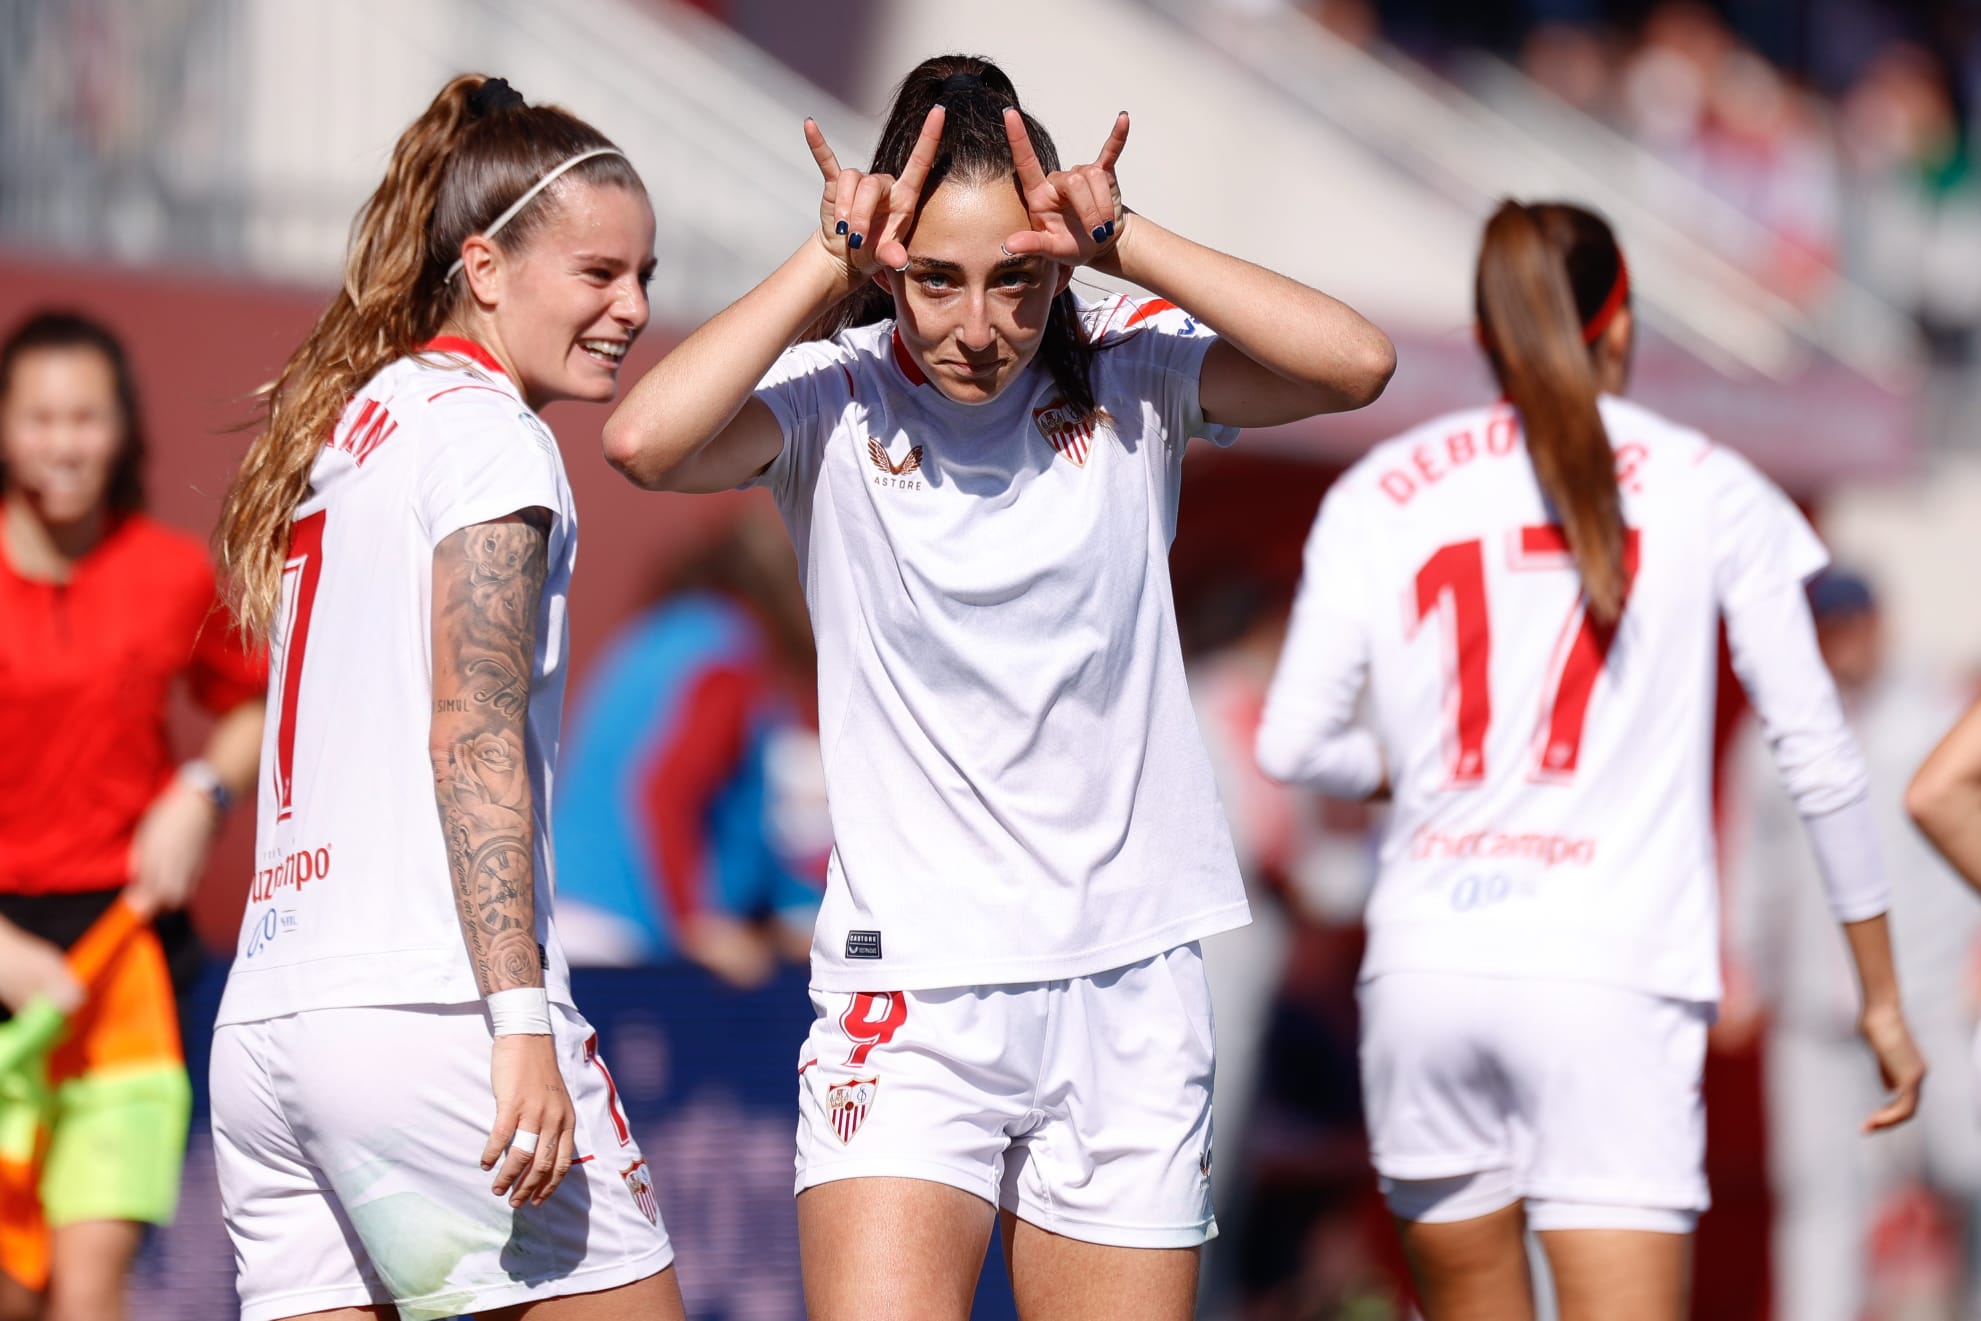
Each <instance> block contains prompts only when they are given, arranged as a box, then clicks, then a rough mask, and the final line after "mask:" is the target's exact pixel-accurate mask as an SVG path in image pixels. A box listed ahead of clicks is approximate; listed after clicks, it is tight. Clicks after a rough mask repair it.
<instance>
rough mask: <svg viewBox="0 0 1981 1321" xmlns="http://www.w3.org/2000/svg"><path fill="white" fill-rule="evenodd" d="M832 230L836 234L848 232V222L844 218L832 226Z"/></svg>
mask: <svg viewBox="0 0 1981 1321" xmlns="http://www.w3.org/2000/svg"><path fill="white" fill-rule="evenodd" d="M832 232H833V233H835V234H844V233H845V232H846V222H845V221H843V220H842V221H840V222H839V223H838V224H836V225H834V226H833V227H832Z"/></svg>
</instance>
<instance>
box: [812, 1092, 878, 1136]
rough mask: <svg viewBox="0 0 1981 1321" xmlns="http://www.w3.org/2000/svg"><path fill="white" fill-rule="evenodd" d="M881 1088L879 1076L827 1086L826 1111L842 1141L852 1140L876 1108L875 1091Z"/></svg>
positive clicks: (833, 1128) (834, 1130) (833, 1129)
mask: <svg viewBox="0 0 1981 1321" xmlns="http://www.w3.org/2000/svg"><path fill="white" fill-rule="evenodd" d="M879 1090H880V1079H878V1078H851V1079H848V1080H847V1081H845V1082H843V1083H837V1084H835V1085H833V1086H831V1087H828V1088H826V1092H825V1112H826V1114H827V1116H829V1117H830V1118H831V1120H832V1131H833V1132H835V1133H837V1134H838V1135H839V1140H840V1141H841V1142H851V1141H852V1140H853V1135H854V1134H855V1133H857V1132H859V1131H860V1125H861V1124H862V1123H864V1122H865V1121H866V1118H867V1111H869V1110H871V1109H873V1108H874V1093H875V1092H877V1091H879Z"/></svg>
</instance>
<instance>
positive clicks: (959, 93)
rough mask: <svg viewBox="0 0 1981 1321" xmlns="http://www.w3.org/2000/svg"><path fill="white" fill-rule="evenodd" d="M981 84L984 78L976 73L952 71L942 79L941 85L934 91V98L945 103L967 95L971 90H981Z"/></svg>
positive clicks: (982, 84)
mask: <svg viewBox="0 0 1981 1321" xmlns="http://www.w3.org/2000/svg"><path fill="white" fill-rule="evenodd" d="M983 86H984V80H983V78H982V77H981V76H980V75H978V74H974V73H952V74H950V75H949V76H948V77H947V78H945V79H943V80H942V87H941V89H940V90H938V91H937V93H936V100H937V102H939V103H942V104H947V103H948V102H950V101H952V100H955V99H958V98H960V97H965V96H968V95H970V94H971V93H972V92H977V91H981V90H983Z"/></svg>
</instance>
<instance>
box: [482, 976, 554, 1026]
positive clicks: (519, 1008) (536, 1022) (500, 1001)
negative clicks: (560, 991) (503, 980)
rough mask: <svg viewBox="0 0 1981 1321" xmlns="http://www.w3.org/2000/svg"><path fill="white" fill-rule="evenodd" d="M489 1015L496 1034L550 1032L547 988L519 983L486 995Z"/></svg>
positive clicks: (548, 993)
mask: <svg viewBox="0 0 1981 1321" xmlns="http://www.w3.org/2000/svg"><path fill="white" fill-rule="evenodd" d="M486 1003H487V1005H488V1018H489V1021H490V1022H491V1023H493V1024H494V1025H495V1035H496V1036H498V1037H515V1036H536V1037H547V1036H549V1035H550V992H548V991H546V990H544V989H543V987H541V986H518V987H516V988H515V989H514V990H509V991H497V992H496V993H495V994H494V995H491V996H489V997H488V998H487V1001H486Z"/></svg>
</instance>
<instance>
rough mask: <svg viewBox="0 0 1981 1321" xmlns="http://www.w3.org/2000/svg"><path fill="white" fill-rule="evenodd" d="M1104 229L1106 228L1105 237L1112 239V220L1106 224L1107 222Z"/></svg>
mask: <svg viewBox="0 0 1981 1321" xmlns="http://www.w3.org/2000/svg"><path fill="white" fill-rule="evenodd" d="M1106 228H1107V236H1108V237H1109V238H1113V237H1114V222H1113V221H1112V220H1110V221H1108V222H1107V226H1106Z"/></svg>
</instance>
